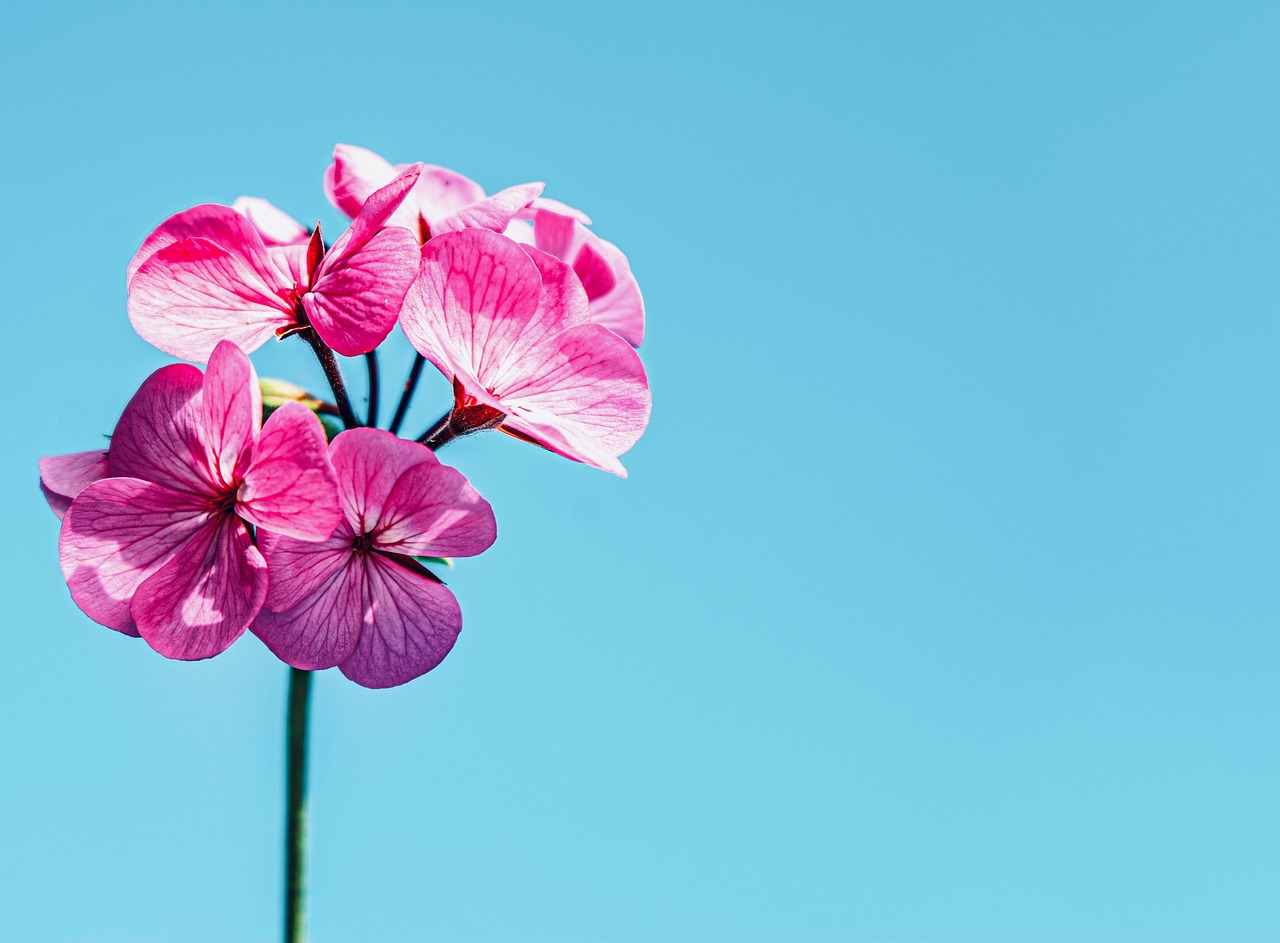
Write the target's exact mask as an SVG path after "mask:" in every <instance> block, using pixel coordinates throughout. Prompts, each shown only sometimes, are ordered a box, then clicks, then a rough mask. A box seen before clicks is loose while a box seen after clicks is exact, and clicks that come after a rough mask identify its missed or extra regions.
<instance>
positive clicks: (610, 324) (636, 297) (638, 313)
mask: <svg viewBox="0 0 1280 943" xmlns="http://www.w3.org/2000/svg"><path fill="white" fill-rule="evenodd" d="M588 248H591V249H594V250H596V251H597V252H598V253H599V255H600V257H602V258H603V259H604V260H605V261H606V262H607V263H608V265H609V267H610V269H611V271H612V273H613V279H614V285H613V287H612V288H611V289H609V290H607V291H597V292H596V293H593V292H592V289H591V287H590V286H588V285H587V280H588V279H587V278H582V281H583V286H584V287H585V288H586V289H587V297H588V298H590V299H591V320H592V321H594V322H595V323H596V324H603V325H604V326H605V327H607V328H608V329H609V330H611V331H613V333H615V334H617V335H618V336H619V337H621V338H622V339H623V340H625V341H626V342H627V343H628V344H630V345H631V346H632V347H639V346H640V345H641V344H642V343H643V342H644V298H643V297H642V296H641V294H640V285H639V284H638V283H637V282H636V278H635V276H634V275H632V274H631V266H630V264H629V263H628V262H627V257H626V256H625V255H623V254H622V252H621V250H620V249H618V247H617V246H615V245H614V244H613V243H612V242H609V241H608V240H605V239H601V238H599V237H598V236H593V237H592V239H591V241H590V243H588V244H587V245H584V246H583V247H582V249H581V250H579V253H578V259H575V260H574V265H573V267H574V270H575V271H576V270H577V269H578V260H579V259H581V258H582V254H583V252H585V251H587V250H588ZM591 264H594V260H592V262H591ZM578 274H579V277H582V273H581V272H579V273H578ZM595 284H596V288H597V289H600V288H602V287H603V283H595Z"/></svg>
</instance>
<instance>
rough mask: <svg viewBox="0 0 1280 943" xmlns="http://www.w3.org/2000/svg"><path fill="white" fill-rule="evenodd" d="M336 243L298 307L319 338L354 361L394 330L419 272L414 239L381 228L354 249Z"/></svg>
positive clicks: (399, 231)
mask: <svg viewBox="0 0 1280 943" xmlns="http://www.w3.org/2000/svg"><path fill="white" fill-rule="evenodd" d="M340 247H342V242H341V240H339V243H338V245H335V246H334V250H333V251H331V252H330V253H329V255H327V256H326V257H325V260H324V262H323V264H322V265H321V266H320V270H319V272H318V273H317V275H316V281H315V285H314V286H313V287H312V290H311V291H310V292H309V293H308V294H306V295H303V296H302V306H303V308H304V310H305V311H306V312H307V318H308V319H309V320H310V322H311V324H312V326H313V327H315V329H316V333H318V334H319V335H320V339H321V340H323V341H324V342H325V343H326V344H328V345H329V346H330V347H332V348H333V349H334V350H336V351H337V352H338V353H340V354H342V355H344V356H347V357H354V356H356V355H358V354H363V353H367V352H368V351H370V350H373V349H374V348H375V347H377V346H378V345H379V344H381V343H382V342H383V341H384V340H385V339H386V337H387V335H388V334H390V333H391V329H392V328H393V327H395V323H396V317H397V316H398V315H399V312H400V306H401V304H402V303H403V301H404V296H405V292H406V291H408V289H409V284H410V283H411V282H412V281H413V279H414V276H415V275H416V274H417V271H418V260H419V248H418V241H417V239H416V238H415V237H414V235H413V234H412V233H410V232H409V230H407V229H401V228H399V227H392V228H389V229H384V230H382V231H381V232H379V233H378V234H377V235H375V236H374V237H373V238H372V239H370V240H368V242H366V243H364V244H363V245H362V246H361V247H360V248H359V249H358V250H357V251H354V252H347V251H346V248H345V247H342V254H341V255H339V249H340Z"/></svg>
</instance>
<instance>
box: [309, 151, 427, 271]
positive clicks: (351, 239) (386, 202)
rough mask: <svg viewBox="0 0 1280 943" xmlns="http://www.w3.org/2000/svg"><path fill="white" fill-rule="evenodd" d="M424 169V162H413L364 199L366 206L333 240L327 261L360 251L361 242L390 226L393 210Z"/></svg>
mask: <svg viewBox="0 0 1280 943" xmlns="http://www.w3.org/2000/svg"><path fill="white" fill-rule="evenodd" d="M421 173H422V164H413V165H412V166H410V167H409V168H407V169H406V170H404V171H403V172H401V173H399V174H397V175H396V177H395V179H394V180H392V181H391V182H390V183H388V184H387V185H386V186H385V187H381V188H379V189H378V190H375V191H374V192H373V193H372V194H370V195H369V198H368V199H367V200H365V201H364V206H363V207H362V208H361V209H360V213H359V214H358V215H357V216H356V218H355V220H354V221H353V222H352V223H351V225H350V226H349V227H348V228H347V231H346V232H344V233H343V234H342V235H341V236H339V237H338V241H337V242H335V243H334V244H333V248H332V249H330V250H329V253H328V256H327V257H326V259H325V261H326V262H329V263H330V264H340V263H341V260H342V258H343V256H345V255H348V254H350V253H353V252H358V251H359V250H360V248H361V246H363V245H364V244H365V243H366V242H368V241H369V240H370V239H372V238H373V237H374V236H375V235H377V233H378V232H379V231H380V230H382V229H383V228H384V227H385V226H387V225H388V222H389V221H390V219H391V216H392V214H393V213H395V211H396V210H397V209H398V208H399V207H400V204H402V203H403V202H405V197H407V196H408V195H409V191H410V190H412V189H413V187H414V184H416V183H417V182H418V177H419V175H420V174H421ZM415 241H417V240H416V239H415Z"/></svg>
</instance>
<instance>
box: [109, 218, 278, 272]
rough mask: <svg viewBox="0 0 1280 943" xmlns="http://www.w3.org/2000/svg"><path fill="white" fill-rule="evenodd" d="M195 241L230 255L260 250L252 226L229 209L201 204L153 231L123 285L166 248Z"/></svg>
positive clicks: (256, 235)
mask: <svg viewBox="0 0 1280 943" xmlns="http://www.w3.org/2000/svg"><path fill="white" fill-rule="evenodd" d="M263 202H265V201H263ZM196 238H204V239H208V240H210V241H211V242H215V243H217V244H218V245H220V246H222V247H223V248H224V249H228V250H231V251H242V252H249V253H253V252H255V251H256V247H258V248H260V247H261V244H262V239H261V237H260V236H259V235H258V231H257V230H256V229H255V228H254V226H253V224H252V223H250V222H249V220H247V219H246V218H245V217H244V216H243V215H241V214H240V213H238V212H236V211H235V210H234V209H232V208H231V207H230V206H221V205H219V204H217V203H202V204H201V205H199V206H193V207H191V209H189V210H183V211H182V212H181V213H175V214H174V215H172V216H170V217H169V218H168V219H166V220H165V221H164V222H163V223H161V224H160V225H159V226H157V227H156V228H155V231H154V232H152V233H151V235H150V236H148V237H147V239H146V241H145V242H143V243H142V248H140V249H139V250H138V251H137V253H136V254H135V255H134V257H133V258H132V259H131V260H130V261H129V268H128V275H127V279H126V283H128V282H132V281H133V276H134V274H135V273H136V272H137V271H138V269H139V268H141V267H142V263H143V262H145V261H147V259H149V258H151V257H152V256H153V255H155V254H156V253H157V252H159V251H160V250H161V249H163V248H164V247H165V246H170V245H173V244H174V243H175V242H181V241H182V240H183V239H196ZM255 243H256V247H255Z"/></svg>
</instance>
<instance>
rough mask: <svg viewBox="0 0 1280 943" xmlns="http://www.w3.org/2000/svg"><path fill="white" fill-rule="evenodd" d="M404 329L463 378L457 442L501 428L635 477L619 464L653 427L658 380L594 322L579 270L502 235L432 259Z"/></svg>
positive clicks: (440, 248) (449, 245)
mask: <svg viewBox="0 0 1280 943" xmlns="http://www.w3.org/2000/svg"><path fill="white" fill-rule="evenodd" d="M400 323H401V326H402V327H403V329H404V332H405V335H406V336H407V337H408V338H409V342H410V343H411V344H413V346H414V347H415V348H416V349H417V351H418V352H419V353H420V354H422V355H423V356H424V357H426V358H427V359H428V360H430V361H431V362H432V363H433V364H435V365H436V367H438V368H439V369H440V371H441V372H443V373H444V374H445V376H447V377H449V378H451V379H452V380H453V386H454V396H455V405H454V411H453V414H452V416H451V417H450V420H449V423H450V426H451V433H452V434H453V435H459V434H465V433H466V432H469V431H474V430H476V429H480V428H493V427H497V428H500V429H502V430H503V431H505V432H508V433H510V434H512V435H515V436H517V437H519V438H525V439H529V440H531V441H533V442H535V443H537V444H539V445H542V446H544V447H546V448H548V449H550V450H551V451H553V452H558V453H559V454H561V455H564V456H565V457H567V458H571V459H573V460H575V461H579V462H585V463H587V464H588V465H594V466H595V467H596V468H602V469H604V470H606V471H610V472H613V473H614V474H616V475H620V476H622V477H626V470H625V469H624V468H623V467H622V463H621V462H619V461H618V456H619V455H621V454H622V453H623V452H625V451H627V449H629V448H631V446H632V445H634V444H635V442H636V440H637V439H639V438H640V434H641V433H642V432H644V429H645V426H646V425H648V422H649V408H650V395H649V382H648V379H647V378H646V376H645V372H644V367H643V366H642V365H641V363H640V358H639V357H638V356H637V355H636V352H635V351H634V350H632V348H631V347H630V345H628V344H627V342H626V341H624V340H623V339H622V338H621V337H619V336H618V335H617V334H615V333H613V332H612V331H610V330H608V329H607V328H605V327H603V326H602V325H600V324H594V323H592V322H591V310H590V307H589V305H588V302H587V296H586V294H585V292H584V291H583V288H582V284H581V282H580V281H579V280H578V278H577V276H576V275H574V273H573V271H572V270H571V269H570V268H569V266H568V265H566V264H565V263H563V262H561V261H560V260H559V259H557V258H555V257H554V256H551V255H548V254H547V253H545V252H542V251H540V250H538V249H536V248H532V247H521V246H519V245H517V244H516V243H515V242H513V241H512V240H510V239H507V238H506V237H504V236H500V235H498V234H497V233H492V232H488V231H487V230H482V229H468V230H464V231H462V232H457V233H446V234H444V235H442V236H438V237H436V238H434V239H432V240H431V241H430V242H428V243H427V244H426V245H425V246H423V249H422V267H421V270H420V271H419V273H418V277H417V278H416V279H415V280H414V282H413V285H412V286H410V288H409V291H408V293H407V294H406V295H405V300H404V307H403V308H402V309H401V312H400Z"/></svg>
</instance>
